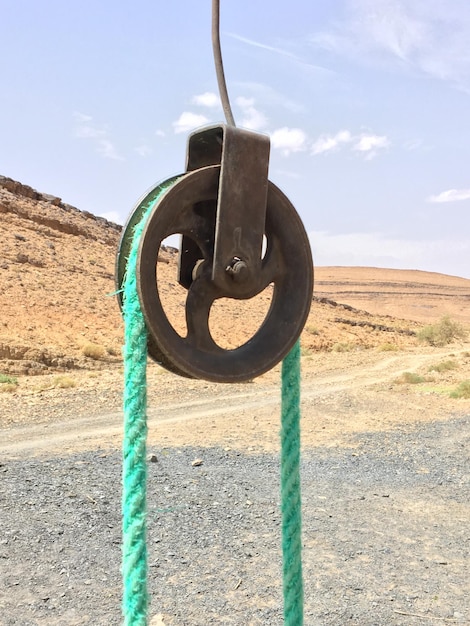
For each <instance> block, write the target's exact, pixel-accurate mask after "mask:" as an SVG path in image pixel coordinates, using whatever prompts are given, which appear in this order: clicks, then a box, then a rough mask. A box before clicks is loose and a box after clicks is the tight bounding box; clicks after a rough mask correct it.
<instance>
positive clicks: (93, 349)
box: [82, 343, 105, 361]
mask: <svg viewBox="0 0 470 626" xmlns="http://www.w3.org/2000/svg"><path fill="white" fill-rule="evenodd" d="M82 354H83V355H84V356H87V357H89V358H90V359H95V360H96V361H99V360H100V359H102V358H103V357H104V355H105V349H104V347H103V346H101V345H100V344H97V343H87V344H85V345H84V346H83V347H82Z"/></svg>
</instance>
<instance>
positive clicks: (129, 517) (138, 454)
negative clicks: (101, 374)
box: [122, 187, 303, 626]
mask: <svg viewBox="0 0 470 626" xmlns="http://www.w3.org/2000/svg"><path fill="white" fill-rule="evenodd" d="M166 189H167V187H165V188H160V189H159V192H158V194H155V195H152V196H151V197H147V198H146V206H145V207H142V208H143V209H144V211H143V214H142V218H141V220H140V222H139V223H138V224H137V226H136V227H135V229H134V234H133V240H132V246H131V250H130V254H129V259H128V262H127V271H126V275H125V278H124V283H123V307H122V310H123V318H124V340H125V341H124V351H123V354H124V400H123V404H124V441H123V478H122V483H123V490H122V531H123V545H122V576H123V601H122V608H123V614H124V626H146V624H147V615H148V603H149V602H148V600H149V598H148V591H147V543H146V512H147V511H146V508H147V507H146V496H147V494H146V486H147V463H146V440H147V415H146V410H147V380H146V366H147V328H146V326H145V320H144V316H143V313H142V309H141V307H140V302H139V297H138V293H137V272H136V268H137V253H138V248H139V241H140V237H141V235H142V231H143V228H144V226H145V223H146V221H147V219H148V216H149V214H150V212H151V210H152V208H153V206H154V204H155V203H156V202H157V201H158V200H159V198H160V196H161V195H162V194H163V193H164V192H165V191H166ZM299 465H300V344H299V342H297V343H296V344H295V346H294V347H293V348H292V350H291V352H290V353H289V354H288V355H287V356H286V358H285V359H284V361H283V362H282V411H281V513H282V552H283V590H284V621H285V624H286V626H302V624H303V584H302V560H301V551H302V544H301V512H300V508H301V501H300V471H299Z"/></svg>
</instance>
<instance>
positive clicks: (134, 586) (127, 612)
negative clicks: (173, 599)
mask: <svg viewBox="0 0 470 626" xmlns="http://www.w3.org/2000/svg"><path fill="white" fill-rule="evenodd" d="M169 186H171V184H170V185H167V186H164V187H160V188H158V190H157V193H155V194H150V195H148V196H147V197H146V198H145V200H144V202H145V204H143V205H141V206H140V207H139V208H140V209H142V210H143V213H142V218H141V219H140V221H139V223H138V224H137V225H136V226H135V228H134V232H133V238H132V245H131V248H130V253H129V259H128V261H127V269H126V274H125V277H124V282H123V304H122V314H123V318H124V349H123V357H124V397H123V408H124V441H123V470H122V471H123V476H122V577H123V600H122V610H123V614H124V624H125V626H145V625H146V624H147V612H148V591H147V543H146V540H147V537H146V513H147V505H146V500H147V461H146V450H147V445H146V441H147V377H146V374H147V328H146V326H145V320H144V316H143V313H142V309H141V307H140V302H139V297H138V293H137V271H136V268H137V254H138V249H139V241H140V238H141V235H142V231H143V229H144V226H145V224H146V222H147V219H148V217H149V215H150V213H151V211H152V209H153V207H154V206H155V204H156V203H157V202H158V200H159V199H160V197H161V195H162V194H163V193H164V192H165V191H166V190H167V189H168V187H169Z"/></svg>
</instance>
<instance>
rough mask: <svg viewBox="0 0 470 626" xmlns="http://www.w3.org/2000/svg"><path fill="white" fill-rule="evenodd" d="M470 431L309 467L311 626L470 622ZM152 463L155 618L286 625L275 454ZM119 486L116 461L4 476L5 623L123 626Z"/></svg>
mask: <svg viewBox="0 0 470 626" xmlns="http://www.w3.org/2000/svg"><path fill="white" fill-rule="evenodd" d="M469 421H470V418H469V417H461V416H460V417H455V418H454V419H451V420H447V421H445V422H440V421H436V422H430V423H424V424H420V425H417V427H416V429H414V430H410V428H406V429H402V430H400V429H397V430H394V431H389V432H376V433H366V434H361V435H357V436H356V438H355V441H354V445H353V446H352V447H323V448H322V447H318V448H316V449H314V450H307V451H305V452H304V453H303V459H302V479H303V494H302V495H303V531H304V555H303V556H304V578H305V624H306V625H307V626H316V625H318V626H328V625H335V626H338V625H342V624H351V625H356V626H359V625H360V626H384V625H388V624H399V625H408V624H410V625H413V624H427V625H430V626H433V625H437V624H443V623H446V622H447V623H456V624H470V586H469V581H470V572H469V569H470V560H469V551H470V527H469V525H470V524H469V520H470V515H469V509H470V505H469V502H470V493H469V492H470V490H469V473H468V471H469V470H468V467H469V466H468V460H469V459H468V456H469V453H468V450H469V446H468V444H469V429H468V427H469ZM149 453H154V454H155V455H156V456H157V462H152V463H150V462H149V500H148V545H149V563H150V568H149V583H150V593H151V615H153V616H156V615H157V614H158V615H161V616H162V618H163V623H164V624H165V625H167V624H168V625H170V624H171V625H176V626H185V625H188V626H189V625H191V626H198V625H201V626H202V625H203V624H204V625H205V624H236V625H239V626H245V625H258V624H260V625H261V624H263V625H267V626H269V625H280V624H282V589H281V587H282V586H281V569H280V567H281V564H280V560H281V555H280V548H279V544H280V515H279V496H278V489H279V461H278V456H277V455H276V454H267V453H265V454H250V455H246V454H244V453H241V452H238V451H235V450H234V449H223V448H215V447H213V448H184V447H183V448H181V447H179V448H163V449H162V448H158V449H157V448H153V447H152V448H149ZM196 458H198V459H202V461H203V463H202V465H200V466H197V467H193V466H192V462H193V461H194V460H195V459H196ZM120 472H121V458H120V453H119V452H116V451H106V450H99V451H93V452H84V453H77V454H74V455H67V456H60V455H59V456H54V457H51V456H49V457H43V458H23V459H21V460H11V461H8V460H7V461H4V462H3V464H2V465H1V466H0V477H1V480H0V537H1V539H0V593H1V595H0V609H1V612H0V624H2V625H4V626H33V625H41V626H42V625H48V626H54V625H64V626H65V625H66V626H69V625H70V626H72V625H75V624H77V625H78V624H94V625H103V626H105V625H113V624H120V623H121V616H120V596H121V581H120V574H119V569H120V540H121V539H120V482H121V476H120ZM158 623H161V622H158Z"/></svg>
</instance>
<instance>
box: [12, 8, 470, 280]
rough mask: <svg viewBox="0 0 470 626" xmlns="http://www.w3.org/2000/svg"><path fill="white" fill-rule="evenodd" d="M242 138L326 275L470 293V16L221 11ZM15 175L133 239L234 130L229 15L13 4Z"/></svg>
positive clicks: (442, 11)
mask: <svg viewBox="0 0 470 626" xmlns="http://www.w3.org/2000/svg"><path fill="white" fill-rule="evenodd" d="M220 19H221V40H222V51H223V57H224V63H225V74H226V78H227V84H228V91H229V95H230V99H231V102H232V108H233V111H234V116H235V119H236V122H237V125H239V126H241V127H244V128H248V129H251V130H255V131H259V132H262V133H266V134H269V135H270V137H271V158H270V174H269V177H270V180H271V181H272V182H273V183H275V184H276V185H277V186H278V187H280V188H281V189H282V190H283V191H284V193H285V194H286V195H287V196H288V197H289V199H290V200H291V201H292V203H293V204H294V206H295V207H296V209H297V211H298V213H299V214H300V216H301V218H302V220H303V222H304V225H305V228H306V230H307V232H308V234H309V237H310V241H311V245H312V253H313V258H314V263H315V265H343V266H350V265H364V266H374V267H393V268H399V269H419V270H426V271H435V272H442V273H447V274H452V275H456V276H462V277H465V278H470V2H468V0H331V1H330V2H312V0H291V1H290V2H289V3H286V2H278V1H277V0H270V1H269V2H268V1H265V2H261V1H260V0H250V1H248V0H221V18H220ZM0 81H1V91H0V94H1V95H0V112H1V115H0V174H1V175H3V176H8V177H10V178H13V179H15V180H19V181H21V182H22V183H24V184H27V185H30V186H32V187H34V188H35V189H37V190H38V191H41V192H43V193H50V194H54V195H57V196H60V197H61V198H62V199H63V201H64V202H67V203H69V204H72V205H73V206H76V207H77V208H79V209H81V210H86V211H90V212H92V213H95V214H96V215H102V216H104V217H107V218H108V219H111V220H113V221H116V222H118V223H121V224H122V223H124V222H125V221H126V219H127V217H128V215H129V213H130V212H131V211H132V209H133V207H134V206H135V204H136V202H137V201H138V200H139V198H140V197H141V196H142V195H143V193H144V192H145V191H146V190H147V189H148V188H150V187H152V186H153V185H154V184H156V183H158V182H161V181H163V180H165V179H167V178H169V177H170V176H173V175H175V174H179V173H182V172H183V171H184V167H185V153H186V142H187V137H188V134H189V132H191V131H192V130H194V129H195V128H198V127H201V126H204V125H208V124H215V123H218V122H223V121H224V117H223V112H222V108H221V106H220V101H219V97H218V95H217V94H218V91H217V81H216V75H215V70H214V62H213V58H212V44H211V2H210V0H198V1H195V0H191V1H189V0H186V1H182V2H165V3H163V2H155V1H153V2H151V1H150V0H133V1H132V2H130V1H127V2H126V1H122V0H121V1H119V2H116V0H114V1H113V2H111V1H110V0H100V2H96V0H95V1H93V2H91V1H90V0H80V2H78V1H76V0H68V1H67V2H64V1H63V0H60V1H59V0H43V1H42V2H37V0H34V1H33V0H1V12H0Z"/></svg>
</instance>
